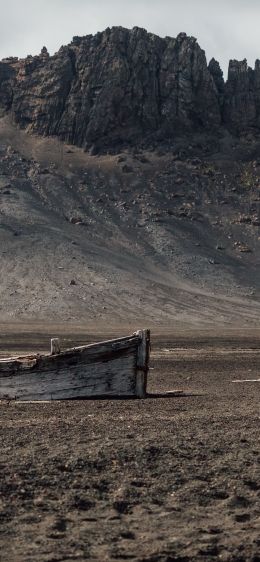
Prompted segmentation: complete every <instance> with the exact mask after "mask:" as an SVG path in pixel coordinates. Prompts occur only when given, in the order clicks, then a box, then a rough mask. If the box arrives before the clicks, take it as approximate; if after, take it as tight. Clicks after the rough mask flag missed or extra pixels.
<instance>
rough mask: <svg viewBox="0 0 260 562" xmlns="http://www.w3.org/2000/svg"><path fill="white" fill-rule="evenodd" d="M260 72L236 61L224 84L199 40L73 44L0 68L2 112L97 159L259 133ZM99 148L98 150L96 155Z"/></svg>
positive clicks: (125, 37)
mask: <svg viewBox="0 0 260 562" xmlns="http://www.w3.org/2000/svg"><path fill="white" fill-rule="evenodd" d="M259 108H260V63H259V61H257V63H256V67H255V70H254V71H253V70H252V69H250V68H248V67H247V64H246V61H243V62H242V63H239V62H237V61H231V63H230V69H229V77H228V81H227V83H226V84H225V83H224V80H223V74H222V71H221V69H220V67H219V64H218V63H217V61H215V59H212V61H211V62H210V64H209V66H207V61H206V57H205V53H204V51H203V50H202V49H201V48H200V47H199V45H198V44H197V41H196V39H194V38H193V37H188V36H187V35H186V34H185V33H181V34H179V35H178V37H177V38H176V39H173V38H169V37H166V38H165V39H162V38H160V37H157V36H156V35H153V34H151V33H147V32H146V31H145V30H144V29H139V28H134V29H133V30H127V29H124V28H120V27H115V28H112V29H106V30H105V31H104V32H102V33H97V34H96V35H95V36H92V35H88V36H86V37H82V38H80V37H74V39H73V41H72V43H71V44H70V45H68V46H66V47H62V48H61V49H60V50H59V51H58V53H56V54H55V55H54V56H52V57H50V56H49V54H48V52H47V49H46V48H45V47H44V48H43V49H42V51H41V54H40V55H39V56H35V57H31V56H29V57H27V58H26V59H22V60H19V59H5V60H4V61H2V62H1V63H0V113H1V115H2V114H4V113H5V112H7V111H11V113H12V116H13V119H14V121H15V122H16V123H18V124H19V125H20V126H21V127H22V128H26V129H28V130H29V131H33V132H37V133H40V134H42V135H57V136H58V137H60V138H61V139H62V140H64V141H67V142H69V143H72V144H75V145H77V146H80V147H83V148H86V149H90V148H92V150H94V151H95V150H97V151H99V150H103V149H106V148H110V147H113V146H116V145H117V144H122V143H123V144H124V143H135V144H141V143H142V142H144V143H145V142H146V141H147V140H148V139H149V141H150V142H154V143H155V142H157V141H160V140H162V139H171V140H172V139H175V138H176V137H177V136H178V135H180V134H181V135H183V134H185V133H195V132H197V131H204V130H205V131H210V132H211V133H212V132H213V133H214V132H217V130H218V129H219V128H220V127H222V128H223V127H226V128H228V129H229V130H230V131H231V132H233V133H234V134H237V133H240V132H243V131H245V130H247V128H252V127H253V128H259V127H260V120H259ZM93 147H94V149H93Z"/></svg>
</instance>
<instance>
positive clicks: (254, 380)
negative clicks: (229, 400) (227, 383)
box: [232, 379, 260, 382]
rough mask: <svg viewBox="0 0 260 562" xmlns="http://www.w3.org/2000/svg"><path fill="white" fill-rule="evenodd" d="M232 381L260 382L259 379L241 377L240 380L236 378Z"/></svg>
mask: <svg viewBox="0 0 260 562" xmlns="http://www.w3.org/2000/svg"><path fill="white" fill-rule="evenodd" d="M232 382H260V379H242V380H237V381H232Z"/></svg>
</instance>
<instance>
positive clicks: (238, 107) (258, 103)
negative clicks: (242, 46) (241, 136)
mask: <svg viewBox="0 0 260 562" xmlns="http://www.w3.org/2000/svg"><path fill="white" fill-rule="evenodd" d="M224 122H225V123H226V124H227V126H228V127H229V128H230V130H231V131H232V132H233V133H241V132H243V131H247V130H249V129H255V130H259V128H260V61H259V60H256V63H255V69H254V70H253V69H252V68H250V67H249V66H248V65H247V61H246V59H244V60H243V61H236V60H231V61H230V63H229V71H228V80H227V83H226V86H225V103H224Z"/></svg>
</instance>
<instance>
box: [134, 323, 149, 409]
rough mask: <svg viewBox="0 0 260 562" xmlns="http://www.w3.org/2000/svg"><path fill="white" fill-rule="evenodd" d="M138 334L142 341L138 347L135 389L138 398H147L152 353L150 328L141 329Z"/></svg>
mask: <svg viewBox="0 0 260 562" xmlns="http://www.w3.org/2000/svg"><path fill="white" fill-rule="evenodd" d="M136 334H137V335H138V337H139V340H140V343H139V345H138V349H137V362H136V389H135V391H136V396H137V397H138V398H145V396H146V390H147V376H148V368H149V355H150V330H139V331H138V332H136Z"/></svg>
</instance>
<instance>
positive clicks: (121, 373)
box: [0, 331, 150, 400]
mask: <svg viewBox="0 0 260 562" xmlns="http://www.w3.org/2000/svg"><path fill="white" fill-rule="evenodd" d="M149 345H150V334H149V332H148V331H142V332H138V333H136V334H133V335H132V336H129V337H125V338H118V339H116V340H109V341H106V342H101V343H97V344H92V345H87V346H81V347H77V348H72V349H68V350H65V351H62V352H60V353H59V354H55V355H45V356H40V355H31V356H26V357H18V358H9V359H5V360H0V399H4V398H7V399H18V400H55V399H59V400H61V399H69V398H83V397H84V398H85V397H94V396H108V397H109V396H125V397H126V396H138V397H144V396H145V393H146V382H147V381H146V378H147V372H148V360H149ZM145 346H146V348H145V349H144V347H145ZM147 346H148V352H147ZM52 351H53V347H52ZM141 375H142V376H141ZM145 377H146V378H145Z"/></svg>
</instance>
